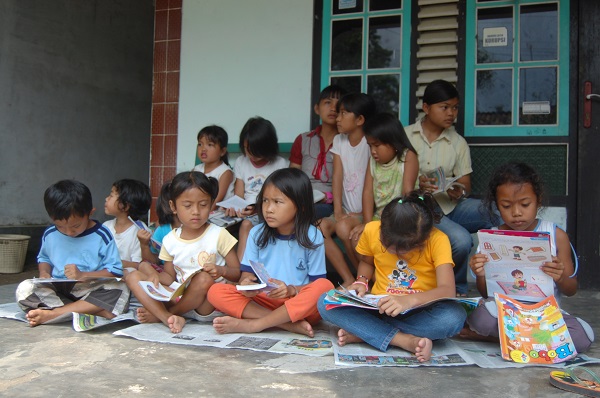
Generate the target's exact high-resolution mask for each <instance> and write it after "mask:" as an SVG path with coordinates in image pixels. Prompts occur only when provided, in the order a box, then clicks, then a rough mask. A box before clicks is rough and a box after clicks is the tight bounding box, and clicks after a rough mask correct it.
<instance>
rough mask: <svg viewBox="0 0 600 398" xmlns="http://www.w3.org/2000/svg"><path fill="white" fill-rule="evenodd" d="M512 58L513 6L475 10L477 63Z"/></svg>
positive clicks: (508, 60)
mask: <svg viewBox="0 0 600 398" xmlns="http://www.w3.org/2000/svg"><path fill="white" fill-rule="evenodd" d="M512 59H513V8H512V7H494V8H480V9H479V10H477V63H478V64H489V63H493V62H511V61H512Z"/></svg>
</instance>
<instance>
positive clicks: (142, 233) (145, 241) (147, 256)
mask: <svg viewBox="0 0 600 398" xmlns="http://www.w3.org/2000/svg"><path fill="white" fill-rule="evenodd" d="M137 237H138V240H139V241H140V249H142V260H146V261H150V262H151V263H153V264H158V263H159V259H158V255H157V254H155V253H153V252H152V250H150V239H152V232H150V231H146V230H145V229H140V230H139V231H137ZM136 268H138V267H136Z"/></svg>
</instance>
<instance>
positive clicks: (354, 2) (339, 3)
mask: <svg viewBox="0 0 600 398" xmlns="http://www.w3.org/2000/svg"><path fill="white" fill-rule="evenodd" d="M362 10H363V0H333V15H341V14H349V13H352V12H362Z"/></svg>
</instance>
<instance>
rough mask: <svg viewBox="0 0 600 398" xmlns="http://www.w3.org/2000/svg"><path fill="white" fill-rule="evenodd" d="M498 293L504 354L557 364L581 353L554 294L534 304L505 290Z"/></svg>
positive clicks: (524, 360)
mask: <svg viewBox="0 0 600 398" xmlns="http://www.w3.org/2000/svg"><path fill="white" fill-rule="evenodd" d="M494 297H495V299H496V305H497V307H498V328H499V330H500V347H501V350H502V358H504V359H505V360H508V361H513V362H517V363H542V364H553V363H560V362H564V361H567V360H569V359H572V358H574V357H576V356H577V350H575V345H574V344H573V340H572V339H571V335H570V334H569V330H568V329H567V325H566V324H565V320H564V318H563V316H562V313H561V312H560V309H559V308H558V304H557V303H556V298H555V297H554V296H550V297H548V298H546V299H544V300H542V301H540V302H539V303H534V304H523V303H520V302H519V301H517V300H514V299H512V298H510V297H508V296H507V295H505V294H499V293H496V294H495V295H494Z"/></svg>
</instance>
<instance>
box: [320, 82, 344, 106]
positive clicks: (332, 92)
mask: <svg viewBox="0 0 600 398" xmlns="http://www.w3.org/2000/svg"><path fill="white" fill-rule="evenodd" d="M344 95H346V89H345V88H343V87H342V86H338V85H337V84H332V85H330V86H327V87H325V88H324V89H323V90H322V91H321V93H320V94H319V100H318V101H317V104H319V103H320V102H321V101H323V100H326V99H329V98H337V99H340V98H342V97H343V96H344Z"/></svg>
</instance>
